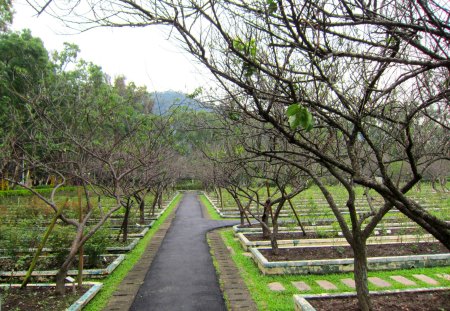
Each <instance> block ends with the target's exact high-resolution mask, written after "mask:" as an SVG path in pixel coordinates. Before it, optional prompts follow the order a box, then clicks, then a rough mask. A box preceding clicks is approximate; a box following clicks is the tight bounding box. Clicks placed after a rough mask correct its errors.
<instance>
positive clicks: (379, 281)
mask: <svg viewBox="0 0 450 311" xmlns="http://www.w3.org/2000/svg"><path fill="white" fill-rule="evenodd" d="M368 280H369V282H370V283H372V284H373V285H375V286H378V287H391V286H392V285H391V283H389V282H387V281H385V280H383V279H380V278H379V277H376V276H373V277H369V278H368Z"/></svg>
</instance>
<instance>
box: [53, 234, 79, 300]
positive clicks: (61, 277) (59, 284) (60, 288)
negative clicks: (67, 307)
mask: <svg viewBox="0 0 450 311" xmlns="http://www.w3.org/2000/svg"><path fill="white" fill-rule="evenodd" d="M82 235H83V227H79V228H78V229H77V234H76V236H75V239H74V240H73V242H72V245H71V247H70V252H69V254H68V255H67V257H66V260H65V261H64V263H63V264H62V265H61V267H60V268H59V270H58V272H57V273H56V280H55V281H56V286H55V292H56V294H57V295H64V294H65V292H66V287H65V283H66V277H67V272H68V271H69V268H70V266H71V264H72V262H73V260H74V259H75V256H76V255H77V253H78V250H79V249H80V247H81V244H80V239H81V237H82Z"/></svg>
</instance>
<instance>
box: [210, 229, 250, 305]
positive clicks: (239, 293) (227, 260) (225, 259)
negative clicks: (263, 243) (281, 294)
mask: <svg viewBox="0 0 450 311" xmlns="http://www.w3.org/2000/svg"><path fill="white" fill-rule="evenodd" d="M207 237H208V240H209V245H210V248H211V252H212V254H213V256H214V258H215V260H216V262H217V265H218V267H216V269H218V270H219V271H218V274H219V275H218V276H219V282H220V284H221V289H222V291H223V292H224V296H225V297H226V300H227V302H228V307H229V310H231V311H234V310H236V311H237V310H239V311H241V310H242V311H257V310H258V308H257V307H256V304H255V302H254V301H253V300H252V298H251V295H250V292H249V290H248V289H247V286H246V285H245V283H244V281H243V280H242V278H241V275H240V274H239V270H238V268H237V267H236V265H235V264H234V261H233V259H232V258H231V254H230V251H229V250H228V248H227V246H226V245H225V243H224V241H223V240H222V237H221V236H220V234H219V232H218V230H213V231H210V232H208V234H207Z"/></svg>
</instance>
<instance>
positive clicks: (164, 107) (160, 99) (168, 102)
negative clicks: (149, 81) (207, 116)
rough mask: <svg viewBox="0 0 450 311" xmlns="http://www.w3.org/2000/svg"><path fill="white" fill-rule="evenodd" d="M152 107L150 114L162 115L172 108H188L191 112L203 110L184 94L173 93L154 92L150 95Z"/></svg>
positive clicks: (196, 102) (197, 103)
mask: <svg viewBox="0 0 450 311" xmlns="http://www.w3.org/2000/svg"><path fill="white" fill-rule="evenodd" d="M152 97H153V100H154V105H153V109H152V112H153V113H154V114H158V115H162V114H165V113H167V111H169V109H171V108H172V107H188V108H190V109H192V110H205V109H204V108H203V107H202V106H201V104H200V103H199V102H198V101H196V100H195V99H192V98H189V97H187V96H186V94H183V93H181V92H175V91H165V92H155V93H153V94H152Z"/></svg>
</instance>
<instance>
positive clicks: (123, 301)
mask: <svg viewBox="0 0 450 311" xmlns="http://www.w3.org/2000/svg"><path fill="white" fill-rule="evenodd" d="M180 195H181V196H183V194H182V193H180ZM181 201H182V198H181V199H180V200H179V201H178V203H177V205H176V206H175V208H174V209H173V210H172V211H171V213H170V215H168V216H167V218H166V220H165V221H164V222H163V223H162V224H161V225H160V226H159V228H158V230H157V231H156V232H155V234H154V235H153V237H152V238H151V240H150V242H149V243H148V245H147V247H146V248H145V251H144V253H143V254H142V256H141V258H140V259H139V261H138V262H137V263H136V264H135V265H134V267H133V268H132V269H131V270H130V271H129V272H128V274H127V276H126V277H125V278H124V279H123V280H122V282H121V283H120V285H119V286H118V287H117V289H116V290H115V292H114V293H113V295H112V296H111V299H110V300H109V302H108V304H107V305H106V307H105V308H103V309H102V310H103V311H119V310H120V311H123V310H129V309H130V308H131V305H132V304H133V302H134V299H135V297H136V295H137V293H138V291H139V288H140V287H141V285H142V284H143V283H144V279H145V276H146V275H147V271H148V270H149V269H150V266H151V264H152V262H153V259H154V258H155V257H156V254H157V252H158V249H159V247H160V246H161V244H162V241H163V240H164V238H165V236H166V234H167V231H168V230H169V228H170V226H171V225H172V221H173V220H174V219H175V216H176V212H177V210H178V207H179V206H180V203H181Z"/></svg>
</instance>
